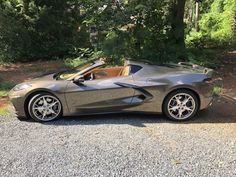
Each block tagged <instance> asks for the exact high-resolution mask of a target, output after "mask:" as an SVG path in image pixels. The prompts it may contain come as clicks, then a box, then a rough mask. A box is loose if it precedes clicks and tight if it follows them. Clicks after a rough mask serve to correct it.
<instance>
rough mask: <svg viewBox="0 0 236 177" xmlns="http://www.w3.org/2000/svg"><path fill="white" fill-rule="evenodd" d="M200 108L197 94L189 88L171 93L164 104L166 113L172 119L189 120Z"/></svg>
mask: <svg viewBox="0 0 236 177" xmlns="http://www.w3.org/2000/svg"><path fill="white" fill-rule="evenodd" d="M198 108H199V101H198V98H197V96H196V95H195V94H194V93H193V92H192V91H189V90H184V89H183V90H182V89H181V90H177V91H174V92H172V93H170V94H169V95H168V96H167V97H166V99H165V101H164V104H163V111H164V114H165V115H166V116H167V117H168V118H170V119H172V120H179V121H181V120H188V119H190V118H192V117H194V116H195V115H196V113H197V111H198Z"/></svg>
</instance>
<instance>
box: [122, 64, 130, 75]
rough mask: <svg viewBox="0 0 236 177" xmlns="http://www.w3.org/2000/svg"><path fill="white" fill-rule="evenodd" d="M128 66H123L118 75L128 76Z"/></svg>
mask: <svg viewBox="0 0 236 177" xmlns="http://www.w3.org/2000/svg"><path fill="white" fill-rule="evenodd" d="M129 70H130V67H129V66H125V67H124V69H123V70H122V71H121V73H120V76H128V75H129Z"/></svg>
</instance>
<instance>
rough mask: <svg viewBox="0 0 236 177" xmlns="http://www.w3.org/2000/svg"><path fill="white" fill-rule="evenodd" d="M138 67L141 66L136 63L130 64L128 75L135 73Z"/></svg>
mask: <svg viewBox="0 0 236 177" xmlns="http://www.w3.org/2000/svg"><path fill="white" fill-rule="evenodd" d="M140 69H142V67H141V66H138V65H131V66H130V75H131V74H135V73H136V72H138V71H139V70H140Z"/></svg>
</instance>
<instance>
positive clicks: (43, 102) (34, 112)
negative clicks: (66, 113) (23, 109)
mask: <svg viewBox="0 0 236 177" xmlns="http://www.w3.org/2000/svg"><path fill="white" fill-rule="evenodd" d="M28 112H29V115H30V117H31V118H33V119H34V120H36V121H39V122H47V121H51V120H55V119H57V118H59V117H60V116H61V113H62V106H61V102H60V101H59V99H58V98H57V97H55V96H53V95H51V94H49V93H39V94H37V95H35V96H33V97H32V98H31V99H30V101H29V104H28Z"/></svg>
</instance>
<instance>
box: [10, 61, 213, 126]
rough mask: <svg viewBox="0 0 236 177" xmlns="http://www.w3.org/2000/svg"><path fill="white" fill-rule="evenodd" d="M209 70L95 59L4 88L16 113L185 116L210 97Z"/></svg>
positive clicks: (41, 115)
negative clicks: (112, 64) (73, 68)
mask: <svg viewBox="0 0 236 177" xmlns="http://www.w3.org/2000/svg"><path fill="white" fill-rule="evenodd" d="M212 72H213V71H212V70H211V69H208V68H204V67H201V66H198V65H193V64H190V63H184V62H182V63H178V64H168V65H153V64H150V63H146V62H137V61H132V60H127V61H125V64H124V66H121V67H106V62H105V61H102V60H99V61H96V62H92V63H90V62H88V63H85V64H84V65H82V66H81V67H79V68H78V70H77V71H73V72H68V71H62V72H58V73H54V74H50V75H46V76H43V77H40V78H37V79H34V80H31V81H28V82H25V83H22V84H19V85H17V86H16V87H14V88H13V89H12V90H11V91H10V100H11V102H12V103H13V105H14V107H15V109H16V112H17V114H18V117H19V118H22V117H28V118H33V119H34V120H36V121H40V122H45V121H51V120H54V119H57V118H59V117H61V116H72V115H82V114H98V113H114V112H150V113H161V112H162V113H164V114H165V115H166V116H167V117H168V118H170V119H172V120H187V119H190V118H192V117H194V116H195V115H196V113H197V111H198V110H201V109H204V108H207V107H208V106H209V105H211V102H212V84H211V77H212Z"/></svg>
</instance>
